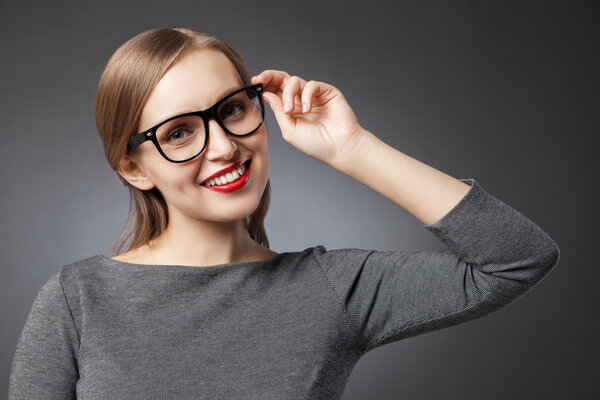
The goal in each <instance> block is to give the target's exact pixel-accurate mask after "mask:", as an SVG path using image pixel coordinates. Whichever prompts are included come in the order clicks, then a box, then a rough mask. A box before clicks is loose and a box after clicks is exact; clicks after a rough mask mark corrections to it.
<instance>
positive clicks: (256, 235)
mask: <svg viewBox="0 0 600 400" xmlns="http://www.w3.org/2000/svg"><path fill="white" fill-rule="evenodd" d="M201 48H211V49H215V50H218V51H221V52H222V53H223V54H225V55H226V56H227V57H228V58H229V60H230V61H231V62H232V63H233V65H234V67H235V68H236V70H237V72H238V74H239V76H240V78H241V80H242V84H243V85H244V86H247V85H250V84H251V82H250V75H249V73H248V69H247V68H246V65H245V63H244V61H243V60H242V58H241V57H240V55H239V54H238V53H237V52H236V51H235V50H234V49H233V48H232V47H231V46H229V45H228V44H227V43H225V42H223V41H221V40H218V39H216V38H214V37H212V36H209V35H207V34H205V33H202V32H198V31H196V30H194V29H191V28H184V27H171V28H161V29H151V30H148V31H145V32H142V33H141V34H139V35H137V36H135V37H134V38H132V39H130V40H129V41H127V42H126V43H124V44H123V45H122V46H121V47H119V48H118V49H117V51H115V53H114V54H113V55H112V56H111V57H110V59H109V60H108V63H107V64H106V67H105V68H104V71H103V72H102V76H101V77H100V82H99V83H98V90H97V92H96V101H95V110H94V111H95V117H96V126H97V128H98V133H99V134H100V138H101V139H102V143H103V145H104V154H105V156H106V159H107V160H108V163H109V164H110V166H111V167H112V169H113V170H115V171H117V166H118V164H119V161H120V160H121V159H122V157H123V156H124V155H125V153H126V150H127V142H128V141H129V138H130V137H131V136H133V135H134V134H136V133H137V130H138V123H139V119H140V116H141V113H142V109H143V107H144V105H145V104H146V101H147V100H148V97H149V96H150V94H151V92H152V90H153V89H154V87H155V86H156V84H157V83H158V81H159V80H160V79H161V77H162V76H163V74H164V73H165V72H166V71H167V70H168V69H169V67H171V66H172V65H173V64H174V63H175V62H176V61H177V60H178V59H179V57H180V56H182V55H183V54H184V53H185V52H187V51H189V50H195V49H201ZM117 175H118V176H119V179H121V181H122V182H123V184H124V185H125V186H126V187H127V188H128V189H129V194H130V205H129V215H128V217H127V220H126V222H125V225H124V226H123V229H122V230H121V233H120V234H119V236H118V238H117V239H116V241H115V242H114V244H113V246H112V248H111V251H112V252H113V253H114V255H116V254H120V253H121V252H123V250H124V251H125V252H126V251H129V250H132V249H135V248H138V247H140V246H142V245H144V244H146V243H148V242H150V241H151V240H153V239H155V238H157V237H158V236H160V234H161V233H162V232H163V231H164V230H165V228H166V227H167V224H168V220H169V215H168V212H167V205H166V203H165V200H164V198H163V196H162V194H161V193H160V192H159V191H158V190H157V189H156V188H153V189H150V190H140V189H138V188H136V187H135V186H133V185H131V184H130V183H129V182H128V181H127V180H126V179H124V178H123V177H122V176H121V175H120V174H118V173H117ZM270 192H271V185H270V181H269V180H267V185H266V187H265V190H264V192H263V194H262V197H261V199H260V203H259V205H258V207H257V208H256V210H255V211H254V212H253V213H252V214H251V215H250V216H249V217H247V218H246V227H247V229H248V232H249V234H250V237H252V239H254V240H255V241H256V242H258V243H259V244H261V245H263V246H265V247H267V248H268V247H269V240H268V238H267V234H266V232H265V228H264V219H265V216H266V214H267V210H268V207H269V201H270Z"/></svg>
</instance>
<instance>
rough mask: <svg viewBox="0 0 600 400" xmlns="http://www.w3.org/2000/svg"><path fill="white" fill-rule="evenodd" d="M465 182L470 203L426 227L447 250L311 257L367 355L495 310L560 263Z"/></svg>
mask: <svg viewBox="0 0 600 400" xmlns="http://www.w3.org/2000/svg"><path fill="white" fill-rule="evenodd" d="M460 180H461V181H463V182H465V183H467V184H469V185H470V186H471V188H470V189H469V191H468V192H467V193H466V194H465V196H464V197H463V198H462V199H461V200H460V201H459V202H458V203H457V204H456V205H455V206H454V207H453V208H452V209H451V210H450V211H449V212H448V213H447V214H446V215H445V216H443V217H442V218H441V219H440V220H438V221H437V222H436V223H434V224H431V225H423V227H424V228H426V229H427V230H429V231H430V232H432V233H433V234H434V235H435V236H436V237H437V238H438V239H440V240H441V241H442V242H443V243H444V244H445V245H446V247H447V248H446V249H443V250H417V251H374V250H362V249H338V250H330V251H327V250H326V249H325V248H324V247H323V246H318V247H317V248H316V250H315V252H314V253H313V254H314V257H315V258H316V260H317V262H318V264H319V265H320V266H321V268H322V269H323V272H324V274H325V276H326V278H327V280H328V281H329V283H330V285H331V287H332V289H333V291H334V292H335V295H336V296H337V298H338V301H339V303H340V305H341V308H342V309H343V312H344V313H345V315H346V317H347V320H348V323H349V324H350V326H351V327H352V329H354V332H355V334H356V336H357V341H358V343H359V344H360V347H361V350H362V351H363V352H367V351H370V350H372V349H374V348H376V347H378V346H381V345H384V344H387V343H390V342H393V341H397V340H400V339H404V338H407V337H411V336H415V335H419V334H423V333H425V332H429V331H433V330H437V329H441V328H445V327H449V326H452V325H457V324H460V323H463V322H467V321H469V320H473V319H475V318H479V317H482V316H484V315H486V314H489V313H491V312H493V311H496V310H498V309H500V308H502V307H504V306H506V305H507V304H508V303H510V302H512V301H514V300H515V299H517V298H518V297H520V296H521V295H523V294H524V293H525V292H527V291H528V290H529V289H531V288H532V287H533V286H535V285H536V284H537V283H539V281H540V280H541V279H542V278H543V277H544V276H545V275H547V274H548V273H549V271H550V270H551V269H552V268H553V267H554V266H555V265H556V264H557V263H558V260H559V258H560V251H559V248H558V246H557V245H556V243H555V242H554V241H553V240H552V239H551V238H550V236H549V235H548V234H547V233H546V232H544V231H543V230H542V229H541V228H540V227H539V226H537V225H536V224H535V223H533V222H532V221H530V220H529V219H528V218H526V217H525V216H523V215H522V214H521V213H519V212H518V211H516V210H515V209H513V208H511V207H510V206H508V205H507V204H505V203H503V202H502V201H500V200H498V199H497V198H495V197H494V196H492V195H490V194H489V193H487V192H486V191H485V190H483V189H482V188H481V186H480V185H479V184H478V182H476V181H475V180H474V179H460Z"/></svg>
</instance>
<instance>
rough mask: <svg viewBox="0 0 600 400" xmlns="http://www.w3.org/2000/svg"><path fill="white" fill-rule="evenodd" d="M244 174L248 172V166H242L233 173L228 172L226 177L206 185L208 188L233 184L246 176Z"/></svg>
mask: <svg viewBox="0 0 600 400" xmlns="http://www.w3.org/2000/svg"><path fill="white" fill-rule="evenodd" d="M244 172H246V165H245V164H242V165H241V166H240V167H238V168H237V169H234V170H233V171H231V172H227V173H226V174H224V175H221V176H218V177H216V178H212V179H210V180H209V181H208V182H207V183H206V184H205V185H206V186H214V185H224V184H226V183H229V182H233V181H235V180H236V179H239V177H240V176H242V175H244Z"/></svg>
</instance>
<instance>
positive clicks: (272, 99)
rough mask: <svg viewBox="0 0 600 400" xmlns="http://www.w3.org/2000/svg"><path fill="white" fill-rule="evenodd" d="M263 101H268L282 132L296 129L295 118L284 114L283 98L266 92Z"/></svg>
mask: <svg viewBox="0 0 600 400" xmlns="http://www.w3.org/2000/svg"><path fill="white" fill-rule="evenodd" d="M263 99H265V100H266V101H267V103H268V104H269V106H270V107H271V110H273V114H275V118H276V119H277V123H278V124H279V127H280V128H281V132H282V133H284V132H288V131H292V130H293V127H294V117H292V116H291V115H288V114H286V113H285V112H284V110H283V102H282V100H281V98H280V97H279V96H277V95H275V94H273V93H271V92H264V93H263Z"/></svg>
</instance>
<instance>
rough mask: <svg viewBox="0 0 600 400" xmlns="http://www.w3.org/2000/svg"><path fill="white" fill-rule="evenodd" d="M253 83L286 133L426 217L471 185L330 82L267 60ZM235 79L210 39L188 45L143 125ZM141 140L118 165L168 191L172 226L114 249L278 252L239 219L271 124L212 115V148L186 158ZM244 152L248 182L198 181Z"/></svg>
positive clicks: (259, 187) (262, 174)
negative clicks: (247, 124) (401, 142)
mask: <svg viewBox="0 0 600 400" xmlns="http://www.w3.org/2000/svg"><path fill="white" fill-rule="evenodd" d="M252 83H253V84H256V83H262V84H263V86H264V88H265V93H264V94H263V98H264V100H265V101H266V102H267V103H268V104H269V106H270V108H271V110H272V111H273V113H274V115H275V117H276V119H277V123H278V124H279V128H280V130H281V135H282V137H283V138H284V139H285V140H286V141H287V142H288V143H290V144H291V145H292V146H294V147H295V148H297V149H298V150H300V151H302V152H303V153H305V154H306V155H308V156H310V157H312V158H314V159H316V160H319V161H321V162H323V163H325V164H327V165H329V166H330V167H332V168H335V169H336V170H338V171H340V172H342V173H344V174H346V175H348V176H350V177H351V178H353V179H355V180H357V181H359V182H361V183H363V184H365V185H366V186H368V187H370V188H371V189H373V190H375V191H377V192H378V193H380V194H381V195H383V196H385V197H387V198H388V199H390V200H392V201H393V202H394V203H396V204H398V205H399V206H401V207H403V208H404V209H405V210H407V211H408V212H409V213H411V214H412V215H413V216H414V217H415V218H417V219H418V220H419V221H421V222H422V223H423V224H433V223H435V222H437V221H438V220H440V219H441V218H442V217H443V216H444V215H446V214H447V213H448V212H449V211H450V210H451V209H452V208H453V207H454V206H455V205H456V204H457V203H458V202H459V201H460V200H461V199H462V198H463V197H464V196H465V194H466V193H467V192H468V190H469V189H470V186H469V185H467V184H466V183H464V182H461V181H460V180H458V179H455V178H453V177H452V176H449V175H447V174H445V173H443V172H441V171H438V170H436V169H434V168H432V167H430V166H428V165H426V164H424V163H422V162H420V161H418V160H416V159H414V158H411V157H409V156H408V155H406V154H404V153H402V152H400V151H398V150H396V149H394V148H393V147H391V146H389V145H387V144H386V143H384V142H383V141H381V140H380V139H378V138H377V137H376V136H375V135H374V134H372V133H371V132H369V131H367V130H366V129H364V128H363V127H362V126H361V125H360V124H359V123H358V121H357V119H356V115H355V114H354V112H353V111H352V108H351V107H350V105H349V104H348V102H347V101H346V99H345V98H344V96H343V94H342V93H341V92H340V91H339V90H338V89H337V88H336V87H334V86H332V85H330V84H327V83H324V82H319V81H306V80H304V79H302V78H300V77H297V76H290V75H289V74H288V73H287V72H284V71H278V70H265V71H263V72H262V73H260V74H259V75H257V76H255V77H253V78H252ZM236 85H237V86H236ZM237 87H241V83H240V81H239V78H238V76H237V74H236V72H235V69H234V68H233V65H232V64H231V63H230V62H229V60H228V59H227V58H226V57H225V56H224V55H223V54H221V53H219V52H216V51H214V50H206V49H205V50H199V51H194V52H191V53H190V54H189V55H187V56H185V57H184V58H182V59H181V60H180V61H179V62H178V63H177V64H175V65H174V66H173V67H172V68H171V69H170V70H169V71H167V73H166V74H165V75H164V77H163V78H162V79H161V81H160V82H159V84H158V85H157V87H156V88H155V89H154V91H153V92H152V95H151V96H150V98H149V100H148V102H147V104H146V106H145V107H144V110H143V113H142V118H141V122H140V127H141V128H142V129H147V128H149V127H151V126H153V125H155V124H156V123H158V122H160V121H162V120H164V119H166V118H168V117H169V116H171V115H175V114H180V113H183V112H187V111H195V110H201V109H205V108H208V107H209V106H211V105H212V104H214V103H215V102H216V101H217V100H219V99H220V98H221V97H223V96H224V95H225V94H227V93H229V92H231V91H232V90H233V89H236V88H237ZM286 103H287V105H288V106H287V107H286ZM138 150H139V151H138V152H135V153H134V154H132V155H131V157H127V156H126V157H124V159H123V160H122V162H121V164H120V167H119V169H118V170H119V172H120V173H121V174H122V175H123V176H124V177H125V178H126V179H127V180H128V181H129V182H130V183H132V184H133V185H135V186H137V187H139V188H140V189H150V188H152V187H154V186H156V187H157V188H158V189H159V190H160V191H161V193H163V195H164V196H165V199H166V201H167V204H168V207H169V215H170V221H169V226H168V228H167V230H166V231H165V233H164V234H163V235H162V236H161V237H160V238H159V239H158V240H157V241H156V243H154V244H150V245H148V246H143V247H142V248H140V249H139V250H138V251H136V252H133V253H131V254H127V253H126V254H124V255H120V256H117V257H115V259H117V260H121V261H129V262H138V263H148V264H178V265H190V266H203V265H217V264H222V263H228V262H244V261H258V260H265V259H270V258H272V257H274V256H275V255H277V253H275V252H272V251H270V250H268V249H266V248H264V247H262V246H260V245H258V244H257V243H256V242H254V241H253V240H252V239H251V238H250V237H249V235H248V233H247V232H246V231H245V229H244V228H243V225H242V222H243V218H245V217H246V216H248V215H250V214H251V213H252V211H254V210H255V209H256V207H257V206H258V202H259V200H260V196H261V194H262V192H263V190H264V187H265V185H266V181H267V178H268V171H269V151H268V143H267V135H266V130H265V129H264V125H263V126H262V127H261V130H260V131H259V132H257V133H256V134H254V135H250V136H248V137H243V138H237V137H232V136H229V135H227V134H226V133H225V132H224V131H222V130H221V129H220V127H219V126H218V124H217V123H216V122H215V121H211V122H210V139H209V143H208V145H207V149H206V150H205V152H204V153H203V154H202V155H201V156H199V157H198V158H196V159H194V160H192V161H190V162H188V163H184V164H174V163H170V162H168V161H167V160H165V159H164V158H162V157H161V156H160V154H159V153H158V151H157V150H156V149H155V148H154V146H153V145H152V144H151V143H149V142H146V143H144V144H142V145H141V146H139V148H138ZM245 157H252V165H251V174H252V175H251V178H250V179H251V183H250V185H249V186H248V187H247V188H245V189H244V190H241V191H238V192H234V193H233V194H231V193H229V194H223V193H216V192H212V191H209V190H207V189H204V188H202V187H200V186H199V183H200V182H201V181H202V180H204V179H205V178H206V177H208V176H209V175H211V174H212V173H214V172H215V171H217V170H219V169H221V168H224V167H226V166H229V165H231V164H232V163H233V162H235V161H238V160H241V159H244V158H245ZM255 163H256V164H255Z"/></svg>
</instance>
